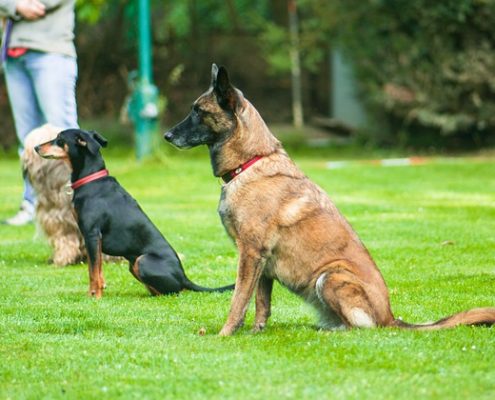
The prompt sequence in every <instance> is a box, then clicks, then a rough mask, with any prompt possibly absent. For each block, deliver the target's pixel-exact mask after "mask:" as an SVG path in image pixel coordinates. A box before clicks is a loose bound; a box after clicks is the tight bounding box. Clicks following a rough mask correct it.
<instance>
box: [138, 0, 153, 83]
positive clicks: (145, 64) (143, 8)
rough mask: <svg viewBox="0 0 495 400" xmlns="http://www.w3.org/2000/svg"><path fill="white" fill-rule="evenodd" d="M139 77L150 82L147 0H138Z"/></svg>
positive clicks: (149, 35) (149, 36)
mask: <svg viewBox="0 0 495 400" xmlns="http://www.w3.org/2000/svg"><path fill="white" fill-rule="evenodd" d="M138 1H139V4H138V29H139V77H140V79H141V82H147V83H151V80H152V76H151V23H150V4H149V0H138Z"/></svg>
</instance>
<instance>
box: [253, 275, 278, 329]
mask: <svg viewBox="0 0 495 400" xmlns="http://www.w3.org/2000/svg"><path fill="white" fill-rule="evenodd" d="M272 289H273V279H272V278H268V277H267V276H265V275H261V277H260V280H259V282H258V289H257V290H256V317H255V322H254V327H253V332H255V333H256V332H260V331H262V330H263V328H264V327H265V325H266V321H267V320H268V318H269V317H270V315H271V300H272Z"/></svg>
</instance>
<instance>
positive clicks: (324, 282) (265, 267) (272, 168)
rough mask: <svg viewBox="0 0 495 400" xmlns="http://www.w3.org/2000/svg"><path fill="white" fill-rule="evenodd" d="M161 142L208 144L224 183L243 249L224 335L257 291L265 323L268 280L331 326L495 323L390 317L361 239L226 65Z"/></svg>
mask: <svg viewBox="0 0 495 400" xmlns="http://www.w3.org/2000/svg"><path fill="white" fill-rule="evenodd" d="M165 139H166V140H167V141H169V142H170V143H172V144H174V145H175V146H177V147H179V148H188V147H193V146H197V145H201V144H206V145H207V146H208V148H209V151H210V156H211V163H212V166H213V173H214V175H215V176H218V177H222V178H223V180H224V181H225V185H224V186H223V188H222V194H221V198H220V204H219V208H218V211H219V213H220V216H221V219H222V222H223V225H224V226H225V229H226V230H227V232H228V234H229V235H230V236H231V237H232V239H233V240H234V241H235V243H236V245H237V247H238V249H239V265H238V275H237V281H236V287H235V291H234V295H233V299H232V305H231V310H230V313H229V316H228V319H227V322H226V323H225V325H224V327H223V329H222V330H221V332H220V334H221V335H230V334H232V333H233V332H234V331H235V330H236V329H237V328H238V327H239V326H240V325H241V324H242V323H243V320H244V317H245V314H246V310H247V308H248V304H249V300H250V299H251V297H252V295H253V292H254V291H255V290H256V317H255V326H254V330H255V331H259V330H261V329H263V327H264V326H265V324H266V321H267V319H268V317H269V315H270V299H271V292H272V285H273V280H274V279H276V280H278V281H279V282H280V283H282V284H283V285H284V286H286V287H288V288H289V289H290V290H291V291H293V292H295V293H296V294H298V295H300V296H301V297H303V298H304V299H306V301H308V302H309V303H311V304H313V305H314V306H315V307H316V308H317V309H318V311H319V313H320V315H321V322H322V326H323V327H324V328H329V329H336V328H345V327H375V326H392V327H401V328H410V329H423V330H430V329H441V328H449V327H453V326H456V325H459V324H473V325H476V324H493V323H495V308H479V309H473V310H469V311H465V312H462V313H459V314H455V315H453V316H450V317H448V318H444V319H442V320H440V321H438V322H435V323H430V324H424V325H411V324H407V323H404V322H402V321H400V320H397V319H395V318H394V316H393V314H392V311H391V309H390V303H389V296H388V290H387V286H386V285H385V282H384V280H383V278H382V275H381V274H380V271H379V270H378V268H377V267H376V265H375V263H374V262H373V259H372V258H371V256H370V255H369V253H368V251H367V250H366V248H365V246H364V245H363V244H362V243H361V241H360V240H359V238H358V236H357V235H356V233H355V232H354V231H353V230H352V228H351V226H350V225H349V224H348V222H347V221H346V220H345V219H344V217H343V216H342V215H341V214H340V212H339V211H338V210H337V208H336V207H335V205H334V204H333V203H332V202H331V201H330V199H329V198H328V196H327V195H326V194H325V193H324V192H323V190H322V189H320V188H319V187H318V186H317V185H315V184H314V183H313V182H311V181H310V180H309V179H308V178H307V177H306V176H305V175H304V174H303V173H302V172H301V171H300V170H299V169H298V168H297V167H296V165H295V164H294V163H293V162H292V161H291V160H290V159H289V157H288V156H287V154H286V152H285V151H284V150H283V149H282V146H281V144H280V142H279V141H278V140H277V139H276V138H275V137H274V136H273V135H272V134H271V132H270V130H269V129H268V128H267V126H266V125H265V123H264V122H263V120H262V118H261V117H260V115H259V114H258V112H257V111H256V109H255V108H254V107H253V106H252V104H251V103H249V101H247V100H246V99H245V98H244V96H243V95H242V93H241V92H240V91H239V90H237V89H236V88H234V87H233V86H232V85H231V84H230V82H229V78H228V75H227V71H226V70H225V69H224V68H222V67H220V68H219V69H218V68H217V67H216V66H215V65H213V67H212V77H211V86H210V88H209V90H208V91H207V92H205V93H204V94H203V95H201V96H200V97H199V98H198V99H197V100H196V101H195V102H194V103H193V106H192V110H191V113H190V114H189V115H188V116H187V118H186V119H185V120H184V121H182V122H181V123H179V124H178V125H177V126H175V127H174V128H172V129H171V130H170V131H169V132H167V133H166V134H165Z"/></svg>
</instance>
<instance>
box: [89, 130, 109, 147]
mask: <svg viewBox="0 0 495 400" xmlns="http://www.w3.org/2000/svg"><path fill="white" fill-rule="evenodd" d="M89 133H91V136H92V137H93V139H94V140H96V141H97V142H98V143H99V144H100V146H101V147H107V144H108V140H107V139H105V138H104V137H103V136H101V135H100V134H99V133H98V132H96V131H89Z"/></svg>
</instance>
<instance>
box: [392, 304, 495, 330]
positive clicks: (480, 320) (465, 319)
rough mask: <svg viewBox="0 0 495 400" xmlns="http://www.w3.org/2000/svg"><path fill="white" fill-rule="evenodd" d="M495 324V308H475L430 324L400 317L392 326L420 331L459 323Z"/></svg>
mask: <svg viewBox="0 0 495 400" xmlns="http://www.w3.org/2000/svg"><path fill="white" fill-rule="evenodd" d="M493 324H495V308H473V309H472V310H467V311H463V312H460V313H457V314H454V315H451V316H450V317H446V318H442V319H441V320H439V321H437V322H432V323H428V324H417V325H415V324H409V323H407V322H404V321H401V320H400V319H396V320H394V321H393V322H392V323H391V324H390V326H391V327H397V328H402V329H414V330H420V331H433V330H438V329H448V328H454V327H456V326H458V325H486V326H490V325H493Z"/></svg>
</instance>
